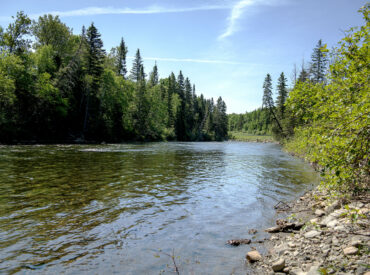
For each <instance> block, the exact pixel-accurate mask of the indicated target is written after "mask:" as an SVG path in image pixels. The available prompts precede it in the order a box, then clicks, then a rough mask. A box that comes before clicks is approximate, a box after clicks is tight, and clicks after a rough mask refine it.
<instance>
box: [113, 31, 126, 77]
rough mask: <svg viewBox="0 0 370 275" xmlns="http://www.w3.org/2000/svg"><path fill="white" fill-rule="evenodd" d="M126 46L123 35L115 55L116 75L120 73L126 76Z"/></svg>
mask: <svg viewBox="0 0 370 275" xmlns="http://www.w3.org/2000/svg"><path fill="white" fill-rule="evenodd" d="M127 52H128V51H127V47H126V45H125V41H124V40H123V37H122V38H121V43H120V44H119V47H117V56H116V64H115V65H116V70H117V71H116V72H117V74H118V75H121V76H122V77H123V78H126V74H127V68H126V55H127Z"/></svg>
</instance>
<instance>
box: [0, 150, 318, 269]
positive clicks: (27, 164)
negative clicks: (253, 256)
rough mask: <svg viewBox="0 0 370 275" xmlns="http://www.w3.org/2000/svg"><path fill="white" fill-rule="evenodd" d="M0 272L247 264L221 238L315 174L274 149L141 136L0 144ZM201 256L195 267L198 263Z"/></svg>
mask: <svg viewBox="0 0 370 275" xmlns="http://www.w3.org/2000/svg"><path fill="white" fill-rule="evenodd" d="M0 175H1V177H0V250H1V255H0V272H9V273H14V272H18V271H22V272H33V271H35V272H41V271H42V272H46V273H60V272H67V273H88V272H89V271H91V270H94V271H95V272H98V273H113V272H122V270H124V271H125V272H124V273H125V274H135V273H136V274H137V273H150V274H151V273H158V272H159V271H160V270H161V269H163V268H165V266H166V264H167V263H168V259H166V258H165V257H160V258H156V257H154V256H153V254H154V253H155V251H158V250H159V249H162V250H164V251H171V250H172V249H173V248H176V251H177V253H178V254H180V255H181V256H182V259H186V260H189V259H190V260H191V261H192V262H193V263H195V264H191V265H187V267H184V271H188V272H192V271H194V272H195V273H197V271H202V272H205V273H212V272H215V273H230V272H231V271H232V270H236V271H237V270H239V271H243V270H244V269H245V267H244V266H243V263H242V262H241V259H240V257H241V256H240V255H242V254H240V253H241V252H240V250H242V249H246V248H239V249H230V248H229V247H227V246H225V245H224V242H225V240H226V239H228V238H229V237H235V236H237V237H243V236H245V235H246V234H247V227H261V226H264V225H266V224H269V223H270V222H271V220H272V218H273V216H274V214H273V212H272V211H271V207H272V205H273V204H274V203H276V201H277V200H282V199H289V198H293V197H294V196H297V195H298V193H299V192H301V191H302V190H304V188H305V187H306V186H307V184H308V183H312V182H315V181H316V180H317V179H316V176H315V175H314V174H313V171H312V170H311V169H310V168H309V167H307V166H306V165H304V164H303V163H302V162H300V161H298V160H296V159H294V158H292V157H290V156H288V155H286V154H285V153H283V152H282V151H281V150H280V148H279V147H278V146H276V145H272V144H252V143H148V144H121V145H94V146H89V145H66V146H5V147H1V148H0ZM198 262H199V263H198Z"/></svg>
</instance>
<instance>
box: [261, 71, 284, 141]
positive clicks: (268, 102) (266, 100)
mask: <svg viewBox="0 0 370 275" xmlns="http://www.w3.org/2000/svg"><path fill="white" fill-rule="evenodd" d="M263 107H266V108H267V109H268V111H269V115H272V117H273V118H274V120H275V122H276V124H277V125H278V127H279V132H280V133H281V134H283V128H282V126H281V124H280V121H279V120H278V118H277V116H276V114H275V111H274V109H275V106H274V101H273V99H272V81H271V76H270V74H267V75H266V78H265V81H264V83H263V98H262V108H263Z"/></svg>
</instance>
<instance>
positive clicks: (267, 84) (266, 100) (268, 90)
mask: <svg viewBox="0 0 370 275" xmlns="http://www.w3.org/2000/svg"><path fill="white" fill-rule="evenodd" d="M263 107H266V108H272V107H274V101H273V99H272V80H271V76H270V74H267V75H266V77H265V81H264V83H263V98H262V108H263Z"/></svg>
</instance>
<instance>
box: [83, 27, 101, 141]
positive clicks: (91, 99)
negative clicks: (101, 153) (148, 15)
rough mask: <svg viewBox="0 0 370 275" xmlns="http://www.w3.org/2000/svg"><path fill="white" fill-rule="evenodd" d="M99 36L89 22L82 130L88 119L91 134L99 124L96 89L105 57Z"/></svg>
mask: <svg viewBox="0 0 370 275" xmlns="http://www.w3.org/2000/svg"><path fill="white" fill-rule="evenodd" d="M83 32H84V29H83ZM100 36H101V35H100V33H99V32H98V30H97V28H96V27H95V26H94V23H91V25H90V27H89V28H88V29H87V31H86V46H87V53H86V55H87V56H86V59H87V74H88V75H89V78H87V79H86V90H87V91H86V103H85V106H86V107H85V119H84V126H83V131H84V132H86V131H87V128H88V124H89V121H91V125H90V126H92V127H91V128H92V129H90V134H91V135H94V134H96V132H97V131H98V128H99V126H100V125H99V122H100V121H99V99H98V90H99V87H100V81H101V75H102V73H103V70H104V68H103V64H104V58H105V50H104V49H103V41H102V40H101V38H100Z"/></svg>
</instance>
